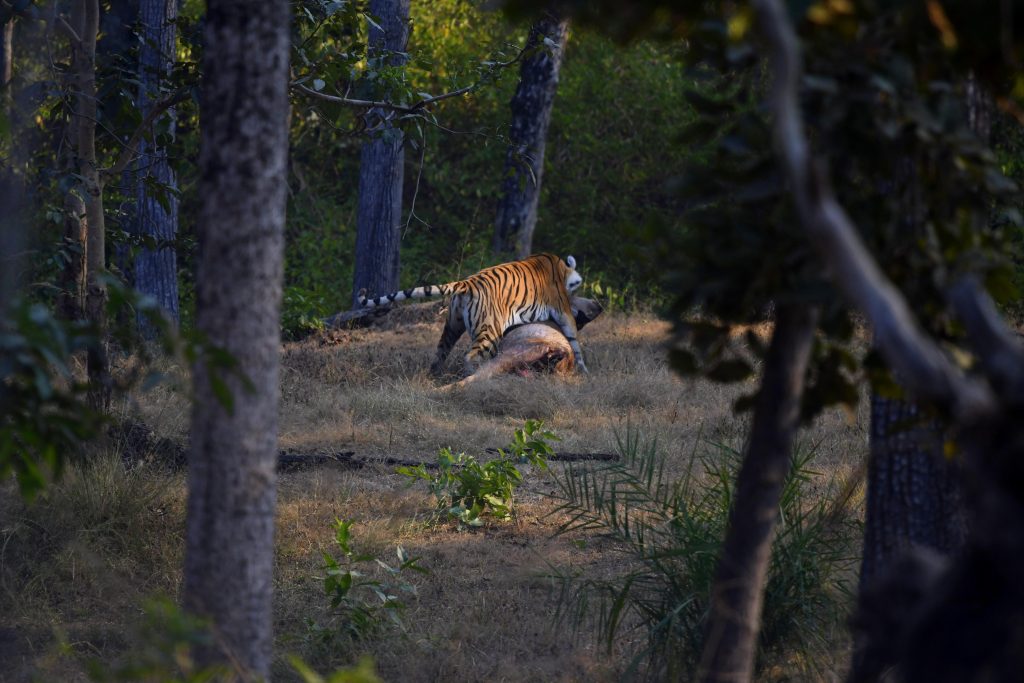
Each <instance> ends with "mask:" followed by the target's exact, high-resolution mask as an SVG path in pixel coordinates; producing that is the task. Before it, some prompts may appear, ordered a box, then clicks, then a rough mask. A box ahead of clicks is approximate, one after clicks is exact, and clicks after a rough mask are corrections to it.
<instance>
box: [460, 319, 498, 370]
mask: <svg viewBox="0 0 1024 683" xmlns="http://www.w3.org/2000/svg"><path fill="white" fill-rule="evenodd" d="M500 339H501V330H499V329H497V328H494V327H489V326H484V327H481V328H480V329H478V330H476V334H475V335H474V336H473V345H472V346H470V348H469V353H467V354H466V361H465V362H466V375H467V376H468V375H472V374H473V373H474V372H475V371H476V369H477V367H478V366H479V365H480V364H482V363H484V362H486V361H488V360H490V359H491V358H494V355H495V354H496V353H497V351H498V341H499V340H500Z"/></svg>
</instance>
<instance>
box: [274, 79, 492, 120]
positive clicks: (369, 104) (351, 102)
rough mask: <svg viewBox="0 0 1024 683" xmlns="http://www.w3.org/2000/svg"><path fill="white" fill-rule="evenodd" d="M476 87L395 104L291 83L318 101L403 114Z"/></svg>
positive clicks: (470, 86) (299, 90) (474, 85)
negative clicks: (343, 95)
mask: <svg viewBox="0 0 1024 683" xmlns="http://www.w3.org/2000/svg"><path fill="white" fill-rule="evenodd" d="M478 86H479V84H478V83H474V84H473V85H467V86H466V87H465V88H459V89H458V90H453V91H452V92H446V93H444V94H443V95H435V96H433V97H426V98H424V99H422V100H420V101H418V102H415V103H413V104H396V103H394V102H388V101H386V100H357V99H353V98H350V97H338V96H337V95H328V94H327V93H323V92H318V91H316V90H312V89H310V88H307V87H306V86H304V85H302V84H300V83H293V84H292V89H293V90H296V91H298V92H301V93H303V94H305V95H309V96H310V97H315V98H317V99H319V100H323V101H324V102H331V103H333V104H341V105H344V106H346V107H356V108H360V109H388V110H390V111H397V112H401V113H403V114H413V113H415V112H418V111H420V110H421V109H424V108H426V107H429V106H430V105H432V104H434V103H435V102H440V101H441V100H447V99H448V98H451V97H458V96H459V95H465V94H466V93H468V92H470V91H472V90H473V89H474V88H476V87H478Z"/></svg>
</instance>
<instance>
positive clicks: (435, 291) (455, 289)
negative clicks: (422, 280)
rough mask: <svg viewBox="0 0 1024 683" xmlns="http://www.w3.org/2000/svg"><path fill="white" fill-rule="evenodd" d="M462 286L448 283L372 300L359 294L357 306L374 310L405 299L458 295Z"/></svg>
mask: <svg viewBox="0 0 1024 683" xmlns="http://www.w3.org/2000/svg"><path fill="white" fill-rule="evenodd" d="M462 285H463V283H462V282H461V281H460V282H449V283H448V284H446V285H425V286H423V287H416V288H413V289H403V290H401V291H398V292H391V293H390V294H384V295H383V296H378V297H376V298H374V299H368V298H366V296H364V295H363V294H362V293H360V296H359V306H360V307H361V308H374V307H376V306H385V305H387V304H391V303H394V302H396V301H405V300H406V299H425V298H428V297H432V296H448V295H449V294H458V293H459V292H461V291H462V290H463V289H464V287H463V286H462Z"/></svg>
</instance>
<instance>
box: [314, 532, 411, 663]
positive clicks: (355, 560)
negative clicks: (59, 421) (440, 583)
mask: <svg viewBox="0 0 1024 683" xmlns="http://www.w3.org/2000/svg"><path fill="white" fill-rule="evenodd" d="M334 543H335V545H336V546H337V549H338V550H339V551H340V555H339V557H337V558H336V557H335V556H334V555H333V554H331V553H328V552H326V551H325V552H324V553H323V559H324V567H323V571H324V575H323V576H322V577H320V578H321V580H322V581H323V583H324V593H325V594H326V595H327V597H328V598H329V599H330V603H331V610H332V612H331V614H330V617H329V618H328V619H327V621H326V622H325V623H323V624H320V623H317V622H314V621H312V620H310V621H309V622H308V623H307V627H308V629H309V633H310V636H311V637H312V638H313V639H314V640H315V641H316V642H317V643H319V644H320V645H324V646H328V647H331V646H334V645H336V644H337V640H338V638H339V637H341V638H347V639H349V640H361V639H364V638H366V637H368V636H370V635H373V634H375V633H378V632H379V630H380V628H381V627H382V626H383V625H384V622H385V620H386V619H387V620H390V621H391V622H392V623H394V624H396V625H401V618H400V613H401V611H402V610H403V609H405V603H404V602H402V600H401V599H400V598H399V593H405V594H408V595H415V594H416V587H415V586H414V585H412V584H410V583H408V582H406V581H403V580H402V579H401V575H402V573H403V572H405V571H406V570H409V571H415V572H421V573H426V572H427V570H426V569H424V568H423V567H420V566H419V565H418V564H417V563H418V562H419V558H415V557H409V556H408V555H406V553H405V550H404V549H403V548H402V547H401V546H399V547H398V549H397V554H398V562H399V564H398V566H395V567H392V566H391V565H389V564H387V563H386V562H384V561H382V560H380V559H378V558H376V557H374V556H373V555H366V554H358V553H356V552H355V550H354V549H353V547H352V522H346V521H343V520H340V519H336V520H335V522H334ZM365 565H369V566H370V567H371V568H372V567H374V566H376V567H379V568H380V569H383V570H384V572H385V574H386V576H387V578H386V579H385V580H380V579H375V578H373V577H371V576H370V575H369V574H367V573H366V572H363V571H360V569H359V568H360V567H362V566H365Z"/></svg>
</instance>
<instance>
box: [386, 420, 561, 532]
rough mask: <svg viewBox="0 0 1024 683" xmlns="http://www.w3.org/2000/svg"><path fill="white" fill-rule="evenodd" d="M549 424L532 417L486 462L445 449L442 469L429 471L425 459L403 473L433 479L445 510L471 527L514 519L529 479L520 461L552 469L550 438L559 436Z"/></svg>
mask: <svg viewBox="0 0 1024 683" xmlns="http://www.w3.org/2000/svg"><path fill="white" fill-rule="evenodd" d="M543 427H544V423H543V422H541V421H540V420H527V421H526V423H525V424H524V425H523V428H522V429H517V430H516V431H515V435H514V436H513V440H512V443H510V444H509V445H508V446H506V447H505V448H499V449H498V457H497V458H495V459H494V460H490V461H488V462H486V463H481V462H479V461H478V460H477V459H476V458H474V457H473V456H471V455H466V454H465V453H459V454H458V455H454V454H453V453H452V452H451V449H449V448H443V449H441V451H440V452H439V453H438V454H437V473H436V474H432V473H431V472H429V471H427V467H426V465H424V464H421V465H416V466H415V467H399V468H398V469H397V472H398V473H399V474H402V475H405V476H407V477H409V478H411V479H413V480H420V479H422V480H424V481H426V482H427V484H428V486H429V488H430V492H431V493H432V494H434V496H435V498H437V512H438V513H439V515H442V516H444V517H447V518H450V519H457V520H458V521H459V522H460V523H462V524H465V525H467V526H481V525H483V523H484V518H485V517H488V516H490V517H493V518H495V519H499V520H508V519H511V518H512V517H513V516H514V514H515V499H514V491H515V488H516V487H517V486H518V485H519V484H520V483H522V481H523V475H522V473H521V472H520V471H519V469H518V468H517V467H516V465H517V464H518V463H526V464H529V465H531V466H532V467H536V468H537V469H539V470H541V471H546V470H547V469H548V461H547V459H548V457H549V456H551V455H553V454H554V451H553V450H552V448H551V446H550V445H549V443H548V442H549V441H557V440H558V437H557V436H555V434H554V432H551V431H547V430H544V429H543Z"/></svg>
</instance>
